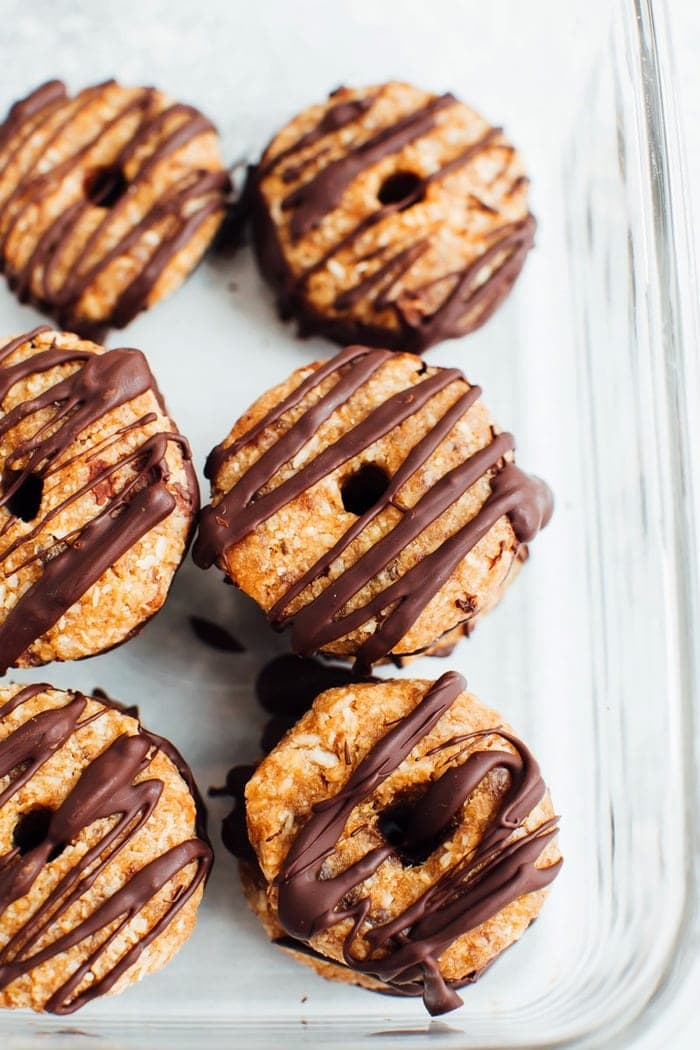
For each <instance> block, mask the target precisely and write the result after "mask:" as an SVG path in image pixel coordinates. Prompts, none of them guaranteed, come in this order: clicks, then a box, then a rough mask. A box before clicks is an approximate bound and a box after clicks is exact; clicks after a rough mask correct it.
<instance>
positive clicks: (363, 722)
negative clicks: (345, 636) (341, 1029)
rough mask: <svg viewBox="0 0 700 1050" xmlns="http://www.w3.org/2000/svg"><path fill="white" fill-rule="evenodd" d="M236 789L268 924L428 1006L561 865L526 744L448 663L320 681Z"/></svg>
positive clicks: (505, 942)
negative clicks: (442, 668) (380, 678)
mask: <svg viewBox="0 0 700 1050" xmlns="http://www.w3.org/2000/svg"><path fill="white" fill-rule="evenodd" d="M245 798H246V811H247V823H248V833H249V837H250V842H251V845H252V848H253V850H254V851H255V855H256V858H257V861H258V864H259V869H260V873H261V879H262V880H264V884H265V886H266V894H265V896H266V908H267V909H268V910H269V916H268V917H267V918H266V919H265V916H264V915H263V918H264V919H265V924H266V926H267V928H268V931H269V932H272V933H273V935H274V932H275V929H276V928H277V927H281V929H282V930H283V931H284V933H285V934H286V937H285V938H278V939H279V940H281V942H282V946H283V947H285V948H287V949H288V950H291V951H292V952H296V953H297V954H301V955H303V956H304V957H305V961H308V960H309V959H310V960H311V963H312V965H313V964H314V963H315V962H319V961H320V964H321V967H322V968H323V972H325V974H326V975H331V976H333V975H336V976H339V974H337V973H336V974H333V973H332V972H330V971H329V970H328V965H329V964H331V965H334V966H335V967H343V968H348V969H349V970H350V971H352V974H351V979H353V980H355V981H358V978H359V979H361V978H368V979H369V984H370V985H371V986H376V985H377V983H378V984H379V986H380V987H382V986H383V987H385V988H387V989H392V990H394V991H397V992H399V993H401V994H404V995H421V996H422V997H423V999H424V1002H425V1005H426V1007H427V1008H428V1010H429V1011H430V1012H431V1013H432V1014H439V1013H444V1012H446V1011H448V1010H452V1009H454V1008H455V1007H456V1006H459V1005H460V1004H461V1001H462V1000H461V999H460V997H459V995H458V994H457V991H456V989H457V988H459V987H461V986H462V985H464V984H468V983H473V981H474V980H476V979H477V977H478V976H479V975H480V974H481V973H482V972H483V971H484V969H485V968H486V967H487V966H489V965H490V964H491V963H492V962H493V961H494V960H495V959H496V958H497V956H498V955H499V954H500V953H501V952H503V951H504V950H505V949H506V948H507V947H508V946H509V945H511V944H512V943H513V942H514V941H515V940H517V939H518V938H519V937H520V936H521V934H522V933H523V932H524V931H525V930H526V929H527V927H528V926H529V925H530V923H531V922H532V921H533V920H534V919H535V918H536V916H537V914H538V912H539V911H540V908H541V907H542V904H543V901H544V898H545V895H546V894H545V891H546V888H547V886H548V885H549V884H550V883H551V882H552V880H553V879H554V878H555V876H556V875H557V873H558V871H559V868H560V866H561V857H560V854H559V850H558V848H557V845H556V841H555V835H556V831H557V818H556V817H555V816H554V812H553V809H552V805H551V801H550V798H549V794H548V792H547V789H546V787H545V785H544V782H543V780H542V778H541V776H540V772H539V767H538V765H537V763H536V761H535V759H534V758H533V756H532V755H531V754H530V752H529V751H528V749H527V748H526V747H525V745H524V744H523V743H522V742H521V741H520V740H519V739H518V738H517V737H516V736H515V735H514V734H513V732H512V731H511V730H510V728H509V727H508V726H507V725H505V723H504V722H503V720H502V719H501V718H500V716H499V715H497V714H496V713H495V712H494V711H491V710H489V709H488V708H487V707H485V706H484V705H483V704H481V703H480V702H479V701H478V700H477V699H476V698H475V697H473V696H471V695H470V694H469V693H467V692H465V682H464V679H463V678H462V677H461V676H460V675H458V674H455V673H454V672H448V673H447V674H445V675H443V676H442V677H441V678H440V679H439V680H438V681H437V682H435V683H431V682H426V681H387V682H382V683H380V684H357V685H352V686H347V687H342V688H339V689H331V690H329V691H327V692H324V693H322V694H321V695H320V696H319V697H318V698H317V699H316V700H315V702H314V705H313V708H312V709H311V711H310V712H308V713H307V714H306V715H304V716H303V717H302V718H301V720H300V721H299V722H298V723H297V725H296V726H295V727H294V728H293V729H291V730H290V731H289V732H288V733H287V735H286V736H285V737H284V738H283V739H282V741H281V742H280V743H279V744H278V745H277V747H276V748H275V749H274V750H273V751H272V752H271V753H270V754H269V755H268V756H267V758H265V759H263V761H262V762H261V764H260V765H259V766H258V768H257V770H256V771H255V773H254V774H253V776H252V777H251V778H250V780H249V781H248V784H247V787H246V791H245ZM249 872H250V867H249V868H248V869H247V874H246V889H247V895H248V897H249V899H250V900H251V903H252V904H253V906H254V908H255V909H256V910H257V911H258V913H259V914H260V913H261V912H264V910H265V908H264V906H263V904H262V902H261V900H262V899H261V897H260V889H256V888H255V886H256V883H255V881H254V880H251V879H250V877H249ZM257 885H258V886H259V885H260V883H259V882H258V884H257ZM290 939H291V940H290ZM295 942H296V943H295ZM340 975H342V971H341V974H340Z"/></svg>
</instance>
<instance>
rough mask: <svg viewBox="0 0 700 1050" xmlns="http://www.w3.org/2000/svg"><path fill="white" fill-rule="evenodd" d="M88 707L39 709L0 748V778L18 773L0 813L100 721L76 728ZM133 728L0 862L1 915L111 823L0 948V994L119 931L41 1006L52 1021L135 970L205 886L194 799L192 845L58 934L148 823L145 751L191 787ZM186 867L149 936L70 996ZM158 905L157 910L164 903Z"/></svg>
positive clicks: (177, 759) (202, 837) (204, 851)
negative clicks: (65, 852) (74, 846)
mask: <svg viewBox="0 0 700 1050" xmlns="http://www.w3.org/2000/svg"><path fill="white" fill-rule="evenodd" d="M44 688H46V687H45V686H30V687H28V688H27V689H24V690H21V691H20V692H19V693H17V694H16V695H15V696H14V697H13V698H12V699H11V700H10V701H9V703H8V704H6V705H5V706H4V707H3V708H1V709H0V717H4V716H7V714H9V712H10V711H12V710H15V709H16V708H17V707H18V706H20V705H21V704H22V703H24V702H26V701H27V700H29V699H31V697H32V696H35V695H37V693H39V692H41V691H42V690H43V689H44ZM87 703H88V698H87V697H85V696H83V695H82V694H80V693H76V694H75V695H74V698H73V699H72V700H70V701H69V702H68V703H67V704H65V705H64V706H63V707H57V708H48V709H47V710H45V711H42V712H40V713H39V714H37V715H35V716H34V717H33V718H31V719H28V720H27V721H25V722H23V723H21V724H20V725H19V726H18V727H17V728H16V729H15V730H14V731H13V732H12V733H11V734H10V735H9V736H8V737H6V738H5V739H4V740H3V741H1V742H0V777H3V776H7V775H8V774H11V773H12V771H13V770H17V771H18V773H17V775H16V776H15V778H14V779H11V781H10V784H9V786H8V787H7V788H6V790H5V792H4V793H3V794H2V795H1V796H0V806H2V805H4V804H5V803H6V802H7V800H8V799H9V798H11V797H13V796H14V795H16V794H17V792H18V791H19V790H20V789H21V788H22V787H23V786H24V785H25V784H26V783H27V782H28V780H30V779H31V777H32V776H33V775H34V773H35V772H36V771H37V770H38V769H39V768H40V767H41V766H42V765H44V763H45V762H47V761H48V760H49V759H50V758H51V757H52V756H53V755H54V754H55V753H56V751H57V750H59V749H60V748H61V747H62V746H63V745H64V744H65V743H66V742H67V741H68V740H69V739H70V737H72V736H73V735H74V734H75V733H77V732H79V731H80V729H81V728H82V726H84V725H87V724H88V722H90V721H93V720H94V718H96V717H97V718H98V717H100V715H101V714H103V713H104V708H103V709H102V710H101V711H99V712H98V713H97V714H96V715H93V716H91V717H90V718H87V719H84V720H82V721H81V720H80V719H81V715H82V714H83V713H84V711H85V708H86V706H87ZM163 743H166V742H164V741H162V740H161V738H159V737H156V736H155V735H153V734H150V733H148V732H147V731H146V730H144V729H143V728H142V727H140V726H139V732H138V734H137V735H134V736H128V735H122V736H119V737H117V738H116V739H115V740H114V741H113V742H112V743H111V744H110V745H109V746H108V747H107V748H106V749H105V750H104V751H103V752H102V753H101V754H100V755H98V756H97V757H96V758H95V759H93V760H92V762H91V763H90V764H89V765H88V766H86V767H85V768H84V769H83V771H82V773H81V774H80V777H79V778H78V780H77V782H76V783H75V785H74V786H73V788H72V790H71V791H70V792H69V794H68V795H67V796H66V798H65V799H64V801H63V802H62V803H61V805H60V806H59V808H58V809H57V810H55V812H53V813H52V815H51V818H50V821H49V824H48V828H47V831H46V834H45V836H44V838H43V839H42V841H41V842H40V843H39V844H38V845H36V846H34V847H33V848H32V849H30V850H29V851H28V852H26V853H25V854H24V855H22V854H21V853H20V851H19V849H18V848H14V849H12V850H10V852H9V853H6V854H5V855H4V856H2V857H0V915H2V912H3V911H5V910H6V909H7V908H8V907H9V906H10V905H11V904H12V903H13V902H14V901H16V900H18V899H19V898H21V897H23V896H25V895H26V894H27V893H29V892H30V891H31V888H32V886H33V885H34V883H35V881H36V879H37V878H38V877H39V875H40V874H41V872H42V871H43V870H44V867H45V865H46V864H49V863H51V861H52V859H53V857H55V856H56V851H59V850H60V851H62V849H63V848H65V847H66V846H67V845H70V844H71V843H72V842H73V841H74V840H75V839H76V838H77V837H78V836H79V835H80V834H81V832H82V831H83V830H84V829H86V828H88V827H90V825H92V824H93V823H95V822H96V821H98V820H109V819H110V818H114V817H116V818H117V819H116V821H113V822H112V823H110V824H109V826H108V828H107V829H106V830H105V832H104V834H103V835H102V836H101V837H100V838H99V839H98V840H97V842H96V843H95V844H94V845H92V846H91V847H90V848H89V849H88V850H87V851H86V852H85V854H84V855H83V856H82V857H81V858H80V859H79V860H78V861H77V863H76V864H75V865H74V866H73V867H71V868H70V869H69V870H68V872H67V873H66V874H65V875H64V876H63V877H62V878H61V879H60V881H59V882H58V883H57V885H56V886H55V887H54V888H53V890H51V892H50V893H49V894H48V896H47V897H46V899H45V900H44V901H43V902H42V903H41V905H40V906H39V907H38V909H36V910H35V911H34V912H33V913H32V914H31V916H30V917H29V918H28V919H27V920H26V921H25V922H24V923H23V925H22V926H21V927H20V928H19V930H17V931H16V932H15V933H14V934H13V935H12V936H11V938H10V939H9V941H8V942H7V943H6V944H5V945H4V946H3V947H2V949H0V989H2V988H6V987H7V986H8V985H9V984H11V983H12V982H13V981H14V980H16V979H17V978H19V977H22V976H24V975H26V974H29V973H31V972H32V970H34V969H35V968H36V967H38V966H41V965H42V964H43V963H45V962H48V961H50V960H51V959H54V958H56V957H57V956H59V955H61V954H62V953H64V952H66V951H68V950H69V949H70V948H72V947H74V946H75V945H78V944H82V943H83V942H84V941H86V940H88V939H89V938H91V937H94V936H95V935H96V934H100V933H101V932H102V931H103V930H106V929H107V928H108V927H110V926H112V925H113V924H114V923H115V922H116V921H117V920H120V921H119V922H118V925H117V926H116V927H115V928H113V929H112V930H111V931H110V932H109V934H108V935H107V936H106V938H104V939H103V940H102V942H101V943H100V944H99V946H98V947H96V948H95V949H94V950H92V951H90V952H89V954H88V956H87V957H86V958H85V959H84V960H83V962H82V963H81V964H80V965H79V966H78V967H77V968H76V969H75V970H74V971H73V972H72V973H71V974H70V976H69V977H68V978H67V979H66V981H65V982H64V983H63V984H62V985H61V986H60V987H59V988H57V990H56V991H55V992H54V994H53V995H52V996H51V998H50V999H49V1000H48V1002H47V1003H46V1005H45V1009H46V1010H48V1011H49V1012H52V1013H57V1014H68V1013H72V1012H73V1011H75V1010H77V1009H78V1008H79V1007H81V1006H82V1005H84V1004H85V1003H86V1002H88V1001H90V1000H92V999H94V998H96V997H97V996H99V995H103V994H105V993H106V992H108V991H109V990H110V989H111V988H112V987H113V986H114V985H115V983H116V982H117V981H118V980H119V979H120V978H121V977H122V976H123V975H124V974H125V973H126V972H127V970H128V969H129V968H130V967H131V966H132V965H133V964H134V963H135V962H136V960H137V959H138V957H139V956H140V955H141V953H142V952H143V950H144V949H145V948H146V947H147V946H148V945H149V944H150V943H151V942H152V941H153V940H155V938H156V937H158V936H159V934H161V933H162V932H163V931H164V930H165V929H166V927H167V926H168V925H169V924H170V922H172V920H173V919H174V917H175V916H176V915H177V913H178V912H179V911H180V910H181V908H182V907H183V906H184V905H185V904H186V902H187V901H188V900H189V899H190V897H191V896H192V894H193V893H194V892H195V891H196V890H197V888H198V887H199V886H200V884H201V883H202V881H203V880H205V879H206V878H207V877H208V874H209V871H210V869H211V865H212V860H213V854H212V851H211V846H210V845H209V842H208V840H207V839H206V833H205V830H204V827H205V818H204V816H203V814H202V812H201V800H200V799H199V796H198V793H197V792H196V789H195V792H194V798H195V804H196V806H197V829H196V830H197V836H198V837H197V838H192V839H189V840H187V841H185V842H181V843H179V844H178V845H177V846H174V847H172V848H171V849H170V850H168V851H167V852H166V853H164V854H163V855H162V856H160V857H157V858H156V859H155V860H153V861H150V862H149V863H147V864H146V865H144V866H143V867H142V868H141V869H140V870H139V871H137V872H136V873H135V874H132V875H131V876H130V877H129V879H128V880H127V881H126V882H125V884H124V885H123V886H121V887H120V888H119V889H118V890H117V891H116V892H115V893H113V894H112V895H111V896H110V897H108V898H107V899H106V900H105V901H103V903H102V904H100V906H99V907H97V908H96V909H95V911H93V912H92V913H91V914H90V915H88V916H87V917H86V918H84V919H82V920H80V921H78V922H77V925H75V926H74V927H73V928H72V929H71V930H69V931H68V932H64V933H61V932H60V930H61V928H62V923H61V917H62V916H64V915H65V914H66V913H67V912H68V910H69V909H70V908H71V906H72V905H74V904H75V903H76V902H77V901H78V900H79V899H80V898H81V897H82V896H83V895H84V894H85V893H86V892H87V891H89V890H90V888H91V887H92V886H93V884H94V883H95V881H96V880H97V878H98V877H99V875H100V874H101V873H102V872H103V871H104V869H105V868H106V867H107V866H108V864H109V863H110V862H111V861H112V860H113V859H114V858H115V857H117V856H118V854H119V853H120V851H121V850H122V849H123V848H124V847H125V846H126V845H127V843H128V842H129V841H130V840H131V839H132V838H133V837H134V836H135V835H136V834H137V832H138V831H139V829H140V828H142V827H143V826H144V824H145V823H146V822H147V821H148V819H149V817H150V816H151V814H152V813H153V810H154V809H155V806H156V805H157V803H158V800H159V798H160V796H161V793H162V790H163V783H162V781H161V780H159V779H155V778H153V779H149V780H139V781H138V782H137V783H136V782H135V780H136V778H137V777H138V776H139V774H141V773H142V772H143V771H144V770H146V769H147V768H148V766H149V764H150V762H151V757H152V752H153V749H154V747H155V748H158V749H160V750H164V751H165V753H166V754H167V755H168V757H169V758H170V759H171V761H173V763H174V765H175V766H176V768H177V769H178V771H179V772H180V775H181V776H182V777H183V779H184V780H185V782H186V783H187V784H188V786H190V787H191V786H193V784H194V781H193V778H192V774H191V771H190V770H189V767H188V766H187V765H186V763H185V762H184V760H183V759H182V756H181V755H180V754H179V752H177V751H176V749H175V748H174V747H173V746H172V745H171V744H167V743H166V748H163V747H162V746H161V745H162V744H163ZM190 865H194V869H193V872H192V877H191V879H190V881H189V883H188V884H187V885H186V886H184V887H181V888H180V889H179V890H178V891H177V893H176V894H175V895H174V896H173V898H172V900H171V901H170V902H168V903H167V907H166V908H165V910H164V911H163V914H162V915H161V916H160V918H159V919H158V921H157V922H156V923H154V925H153V926H152V927H151V929H150V930H149V931H148V933H147V934H146V935H145V936H144V937H142V938H141V939H140V940H139V941H138V942H137V943H136V944H135V945H133V946H132V947H131V948H129V949H128V950H127V951H126V952H125V953H124V954H123V955H122V956H121V957H120V958H119V959H118V960H117V962H116V963H115V964H114V965H112V966H110V968H109V969H108V970H107V972H106V973H105V974H104V975H103V976H102V977H101V978H100V979H99V980H96V981H94V982H93V983H92V984H90V985H89V987H88V988H87V989H86V990H84V991H83V992H81V993H80V994H77V992H78V988H79V987H80V985H81V984H82V982H83V980H84V978H85V977H86V975H87V974H88V973H89V972H90V970H91V969H92V968H93V967H95V966H96V965H98V964H99V962H100V960H101V959H102V958H103V957H104V956H105V953H106V952H107V951H108V950H109V948H110V946H111V945H112V943H113V942H114V941H115V939H116V938H117V937H118V936H119V935H120V933H121V932H122V931H123V929H124V928H125V927H126V925H127V924H128V923H129V922H130V921H131V919H132V918H133V917H134V916H135V915H137V914H138V913H139V912H140V911H141V910H142V909H143V908H144V907H145V906H146V905H147V904H148V902H149V901H151V900H153V899H154V898H155V897H156V895H157V894H158V892H159V891H160V890H161V889H162V887H164V886H165V885H166V884H167V883H168V882H170V881H171V880H172V879H173V878H174V877H175V876H177V875H178V874H179V873H180V872H182V871H184V870H185V869H186V868H188V867H189V866H190ZM163 903H165V902H163ZM50 929H54V930H55V931H56V936H55V939H54V940H52V941H51V943H49V944H48V945H45V946H44V947H43V948H40V949H39V948H37V944H38V942H39V941H41V940H42V939H44V938H45V936H46V933H47V932H48V931H49V930H50Z"/></svg>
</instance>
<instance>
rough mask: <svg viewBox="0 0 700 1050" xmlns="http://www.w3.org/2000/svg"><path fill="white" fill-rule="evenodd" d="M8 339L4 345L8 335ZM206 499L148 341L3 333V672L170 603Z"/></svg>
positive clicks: (59, 654) (60, 652)
mask: <svg viewBox="0 0 700 1050" xmlns="http://www.w3.org/2000/svg"><path fill="white" fill-rule="evenodd" d="M3 344H4V345H3ZM198 506H199V493H198V487H197V480H196V477H195V474H194V470H193V468H192V464H191V454H190V449H189V445H188V443H187V441H186V439H185V438H184V437H182V435H181V434H179V433H178V431H177V427H176V426H175V424H174V423H173V421H172V420H171V419H170V418H169V417H168V415H167V414H166V411H165V408H164V405H163V401H162V398H161V396H160V394H159V392H158V388H157V386H156V383H155V380H154V378H153V375H152V374H151V371H150V369H149V367H148V364H147V362H146V359H145V357H144V356H143V354H142V353H141V352H140V351H139V350H129V349H115V350H104V349H103V348H102V347H100V346H97V345H96V344H95V343H90V342H86V341H83V340H80V339H79V338H78V337H77V336H75V335H69V334H66V333H59V332H53V331H51V330H50V329H48V328H38V329H36V330H35V331H33V332H29V333H28V334H26V335H22V336H19V337H17V338H16V339H12V340H11V341H9V342H5V341H4V340H0V671H1V672H3V673H4V671H5V670H6V669H7V668H8V667H28V666H32V665H36V664H43V663H46V662H47V661H49V660H77V659H79V658H81V657H83V656H91V655H93V654H94V653H98V652H101V651H103V650H105V649H109V648H111V647H112V646H115V645H118V644H119V643H120V642H123V641H125V640H126V639H127V638H129V637H130V636H131V635H133V634H134V633H135V632H136V631H137V630H138V629H139V627H140V626H141V625H142V624H143V623H144V622H145V621H146V620H148V619H149V618H150V617H151V616H153V615H154V613H156V612H157V611H158V610H159V609H160V607H161V605H162V604H163V602H164V601H165V598H166V595H167V593H168V589H169V587H170V584H171V582H172V578H173V575H174V574H175V571H176V570H177V568H178V566H179V565H180V562H181V561H182V558H183V557H184V554H185V551H186V549H187V545H188V542H189V538H190V534H191V530H192V525H193V521H194V516H195V514H196V512H197V509H198Z"/></svg>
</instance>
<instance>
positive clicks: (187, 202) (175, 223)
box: [0, 80, 230, 338]
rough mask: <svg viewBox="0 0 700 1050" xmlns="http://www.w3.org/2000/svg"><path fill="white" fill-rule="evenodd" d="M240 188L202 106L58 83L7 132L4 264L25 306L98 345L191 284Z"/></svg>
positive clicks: (0, 135) (36, 97) (3, 129)
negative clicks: (233, 183)
mask: <svg viewBox="0 0 700 1050" xmlns="http://www.w3.org/2000/svg"><path fill="white" fill-rule="evenodd" d="M229 188H230V185H229V178H228V175H227V173H226V172H225V171H224V170H223V168H222V164H221V158H220V155H219V145H218V137H217V133H216V129H215V128H214V126H213V125H212V124H211V123H210V122H209V121H208V120H207V119H206V117H204V116H202V114H201V113H199V112H198V111H197V110H196V109H194V108H193V107H192V106H187V105H183V104H181V103H178V102H174V101H173V100H172V99H170V98H169V97H168V96H167V95H164V94H162V92H160V91H156V90H155V88H130V87H123V86H122V85H120V84H117V83H115V82H114V81H113V80H110V81H107V82H106V83H104V84H98V85H96V86H95V87H89V88H85V89H84V90H83V91H80V92H79V93H78V94H77V95H74V96H70V95H69V94H68V93H67V91H66V87H65V85H64V84H63V83H61V81H59V80H52V81H49V82H48V83H47V84H44V85H43V86H42V87H40V88H37V90H36V91H33V92H32V93H31V94H30V95H28V96H27V98H25V99H23V100H22V101H21V102H17V103H16V104H15V105H14V106H13V107H12V109H11V110H10V112H9V114H8V116H7V119H6V120H5V123H4V124H3V125H2V126H0V266H1V267H2V269H3V270H4V273H5V275H6V277H7V280H8V284H9V285H10V288H11V289H12V290H13V291H14V292H15V294H16V295H17V297H18V299H19V300H20V301H21V302H31V303H33V304H34V305H35V306H36V307H37V308H38V309H40V310H42V311H44V312H46V313H48V314H50V315H51V316H52V317H54V318H55V319H56V321H57V322H58V323H59V325H61V326H62V327H64V328H66V329H69V330H71V331H77V332H81V333H82V334H83V335H87V336H92V337H95V338H99V333H101V332H104V330H105V329H106V328H109V327H116V328H122V327H123V326H124V325H126V324H128V322H129V321H131V320H132V318H134V317H135V316H136V314H138V313H139V312H140V311H141V310H145V309H146V308H147V307H149V306H152V305H153V304H154V303H156V302H157V301H158V300H159V299H162V298H163V297H164V296H166V295H168V294H169V293H170V292H172V291H174V289H175V288H177V287H178V286H179V285H180V284H181V283H182V281H183V280H184V279H185V277H186V276H187V275H188V274H189V273H190V271H191V270H192V269H193V268H194V267H195V266H196V265H197V263H198V262H199V260H200V258H201V257H202V255H203V254H204V251H205V250H206V248H207V246H208V245H209V243H210V242H211V240H212V238H213V236H214V234H215V233H216V231H217V229H218V227H219V225H220V223H221V221H222V219H223V216H224V212H225V207H226V198H227V194H228V192H229Z"/></svg>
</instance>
